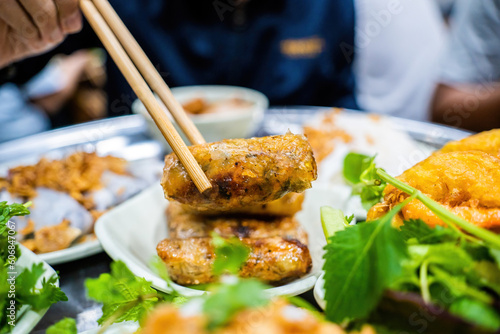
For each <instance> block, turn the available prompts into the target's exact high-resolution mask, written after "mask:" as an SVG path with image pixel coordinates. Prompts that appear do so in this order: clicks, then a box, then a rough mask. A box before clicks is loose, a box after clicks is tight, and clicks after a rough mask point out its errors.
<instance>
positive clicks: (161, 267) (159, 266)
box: [149, 255, 172, 287]
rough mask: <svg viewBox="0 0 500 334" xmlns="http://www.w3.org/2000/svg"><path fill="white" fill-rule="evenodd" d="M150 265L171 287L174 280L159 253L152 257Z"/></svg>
mask: <svg viewBox="0 0 500 334" xmlns="http://www.w3.org/2000/svg"><path fill="white" fill-rule="evenodd" d="M149 266H150V267H151V269H153V270H154V271H155V272H156V273H157V274H158V276H160V277H161V278H162V279H163V280H164V281H165V282H167V284H168V285H169V286H170V287H171V283H172V280H171V279H170V276H169V275H168V270H167V266H166V265H165V262H163V260H162V259H161V258H160V257H159V256H158V255H155V256H154V257H153V258H152V259H151V261H150V262H149Z"/></svg>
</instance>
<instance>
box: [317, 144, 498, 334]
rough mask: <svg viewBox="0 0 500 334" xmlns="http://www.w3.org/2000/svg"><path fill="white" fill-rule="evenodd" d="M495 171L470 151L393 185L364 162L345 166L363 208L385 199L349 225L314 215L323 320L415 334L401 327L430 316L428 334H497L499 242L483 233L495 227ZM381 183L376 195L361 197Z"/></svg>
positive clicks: (433, 161)
mask: <svg viewBox="0 0 500 334" xmlns="http://www.w3.org/2000/svg"><path fill="white" fill-rule="evenodd" d="M359 158H362V157H359ZM356 161H357V162H356ZM499 163H500V159H498V158H497V157H496V156H493V155H490V154H487V153H484V152H481V151H477V150H474V151H463V152H461V151H455V152H449V153H436V154H433V155H432V156H431V157H429V158H428V159H427V160H425V161H423V162H420V163H419V164H417V165H416V166H414V167H412V168H410V169H409V170H407V171H406V172H404V173H403V174H402V175H401V176H399V177H398V178H395V177H393V176H391V175H390V174H388V173H387V172H386V171H384V170H383V169H381V168H378V167H377V166H376V165H375V164H374V163H373V158H370V157H366V156H365V157H364V158H363V159H357V160H355V159H353V155H350V156H348V157H346V159H345V162H344V166H345V168H349V170H348V173H346V170H344V174H349V175H350V178H351V179H355V180H360V182H353V190H355V189H354V188H356V187H358V188H362V191H357V190H359V189H356V193H357V194H359V195H360V197H361V198H363V197H365V199H366V196H367V193H368V195H373V197H374V198H377V195H385V196H384V200H385V201H384V202H383V203H382V204H378V205H376V206H375V208H374V209H372V211H371V212H370V215H371V217H369V218H370V221H369V222H366V223H363V224H356V225H349V224H347V223H346V220H347V219H346V218H345V216H344V214H343V213H342V212H340V210H325V209H322V217H321V219H322V224H323V227H324V231H325V237H326V240H327V246H326V247H325V250H326V253H325V255H324V259H325V264H324V267H323V270H324V271H325V274H324V280H323V281H324V282H323V283H324V284H322V285H321V286H322V290H323V291H324V294H323V295H324V300H322V304H323V305H324V306H325V314H326V317H327V319H328V320H330V321H334V322H336V323H342V324H346V325H347V324H348V323H349V322H354V323H356V322H357V321H368V322H370V323H372V322H375V324H382V325H384V326H387V329H388V331H389V332H414V331H415V330H416V329H415V323H412V322H408V321H404V319H412V318H413V319H416V318H415V315H416V314H423V313H422V311H423V312H426V313H427V314H433V319H432V321H430V322H427V323H426V329H425V330H426V331H428V332H430V333H457V332H461V333H462V332H463V333H488V332H498V331H499V330H500V312H499V308H498V303H499V291H500V282H499V280H498V277H499V275H500V267H499V264H498V258H497V256H496V254H497V253H498V251H499V249H500V235H498V234H497V233H495V232H498V231H497V230H496V231H491V230H488V229H485V228H483V227H487V228H490V229H494V228H492V226H491V224H492V223H494V224H497V225H498V216H497V217H496V218H492V217H493V216H495V215H496V212H498V204H499V203H500V201H498V199H497V198H496V196H497V194H498V191H499V190H500V189H499V187H500V184H499V182H498V181H499V180H500V178H499V176H500V171H499V170H500V168H499V167H500V164H499ZM353 167H354V168H353ZM495 183H496V184H495ZM385 184H387V186H386V192H385V193H384V194H382V193H381V192H380V193H378V194H377V193H376V192H372V193H371V194H370V193H369V192H370V187H373V186H376V187H380V186H384V185H385ZM377 192H378V191H377ZM380 198H381V197H380V196H378V199H380ZM329 211H330V213H329ZM331 211H335V212H336V213H339V214H331ZM464 212H465V213H466V214H464ZM485 212H487V213H489V214H491V215H489V219H485V217H484V216H482V215H483V214H484V213H485ZM435 215H438V216H439V219H438V218H437V217H436V216H435ZM395 216H396V217H398V223H399V224H398V226H397V227H395V226H394V224H393V223H394V219H393V218H394V217H395ZM495 220H496V223H495V222H494V221H495ZM367 277H369V279H368V280H367ZM368 281H369V284H367V282H368ZM319 287H320V286H318V287H317V288H318V291H320V288H319ZM353 300H356V303H354V304H353V302H352V301H353ZM398 319H401V320H402V321H397V320H398ZM417 331H418V330H417Z"/></svg>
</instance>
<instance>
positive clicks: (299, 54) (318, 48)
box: [280, 36, 325, 58]
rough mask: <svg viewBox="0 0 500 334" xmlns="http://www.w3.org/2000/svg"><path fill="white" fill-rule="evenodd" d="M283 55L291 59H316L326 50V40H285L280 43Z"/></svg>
mask: <svg viewBox="0 0 500 334" xmlns="http://www.w3.org/2000/svg"><path fill="white" fill-rule="evenodd" d="M280 48H281V53H282V54H283V55H285V56H287V57H290V58H314V57H316V56H318V55H319V54H320V53H321V52H323V49H324V48H325V40H324V39H323V38H320V37H318V36H312V37H305V38H296V39H292V38H289V39H285V40H283V41H281V43H280Z"/></svg>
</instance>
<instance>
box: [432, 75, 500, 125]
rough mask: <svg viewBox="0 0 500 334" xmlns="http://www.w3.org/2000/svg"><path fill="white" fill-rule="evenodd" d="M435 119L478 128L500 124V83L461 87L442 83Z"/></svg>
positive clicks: (448, 123)
mask: <svg viewBox="0 0 500 334" xmlns="http://www.w3.org/2000/svg"><path fill="white" fill-rule="evenodd" d="M432 121H433V122H438V123H442V124H446V125H451V126H455V127H459V128H464V129H468V130H472V131H478V132H479V131H483V130H487V129H492V128H500V83H489V84H482V85H481V84H475V85H468V86H464V87H460V88H458V87H453V86H449V85H446V84H439V85H438V87H437V89H436V93H435V94H434V101H433V104H432Z"/></svg>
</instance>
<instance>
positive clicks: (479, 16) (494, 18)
mask: <svg viewBox="0 0 500 334" xmlns="http://www.w3.org/2000/svg"><path fill="white" fill-rule="evenodd" d="M499 32H500V0H490V1H477V2H476V1H470V0H458V1H457V3H456V5H455V9H454V16H453V19H452V25H451V32H450V41H449V45H448V49H447V52H446V53H445V55H444V57H443V60H442V68H441V72H442V73H441V78H440V84H439V85H438V86H437V88H436V91H435V94H434V98H433V102H432V106H431V107H432V120H433V121H435V122H439V123H443V124H446V125H451V126H455V127H461V128H465V129H468V130H473V131H482V130H487V129H491V128H496V127H500V35H499Z"/></svg>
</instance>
